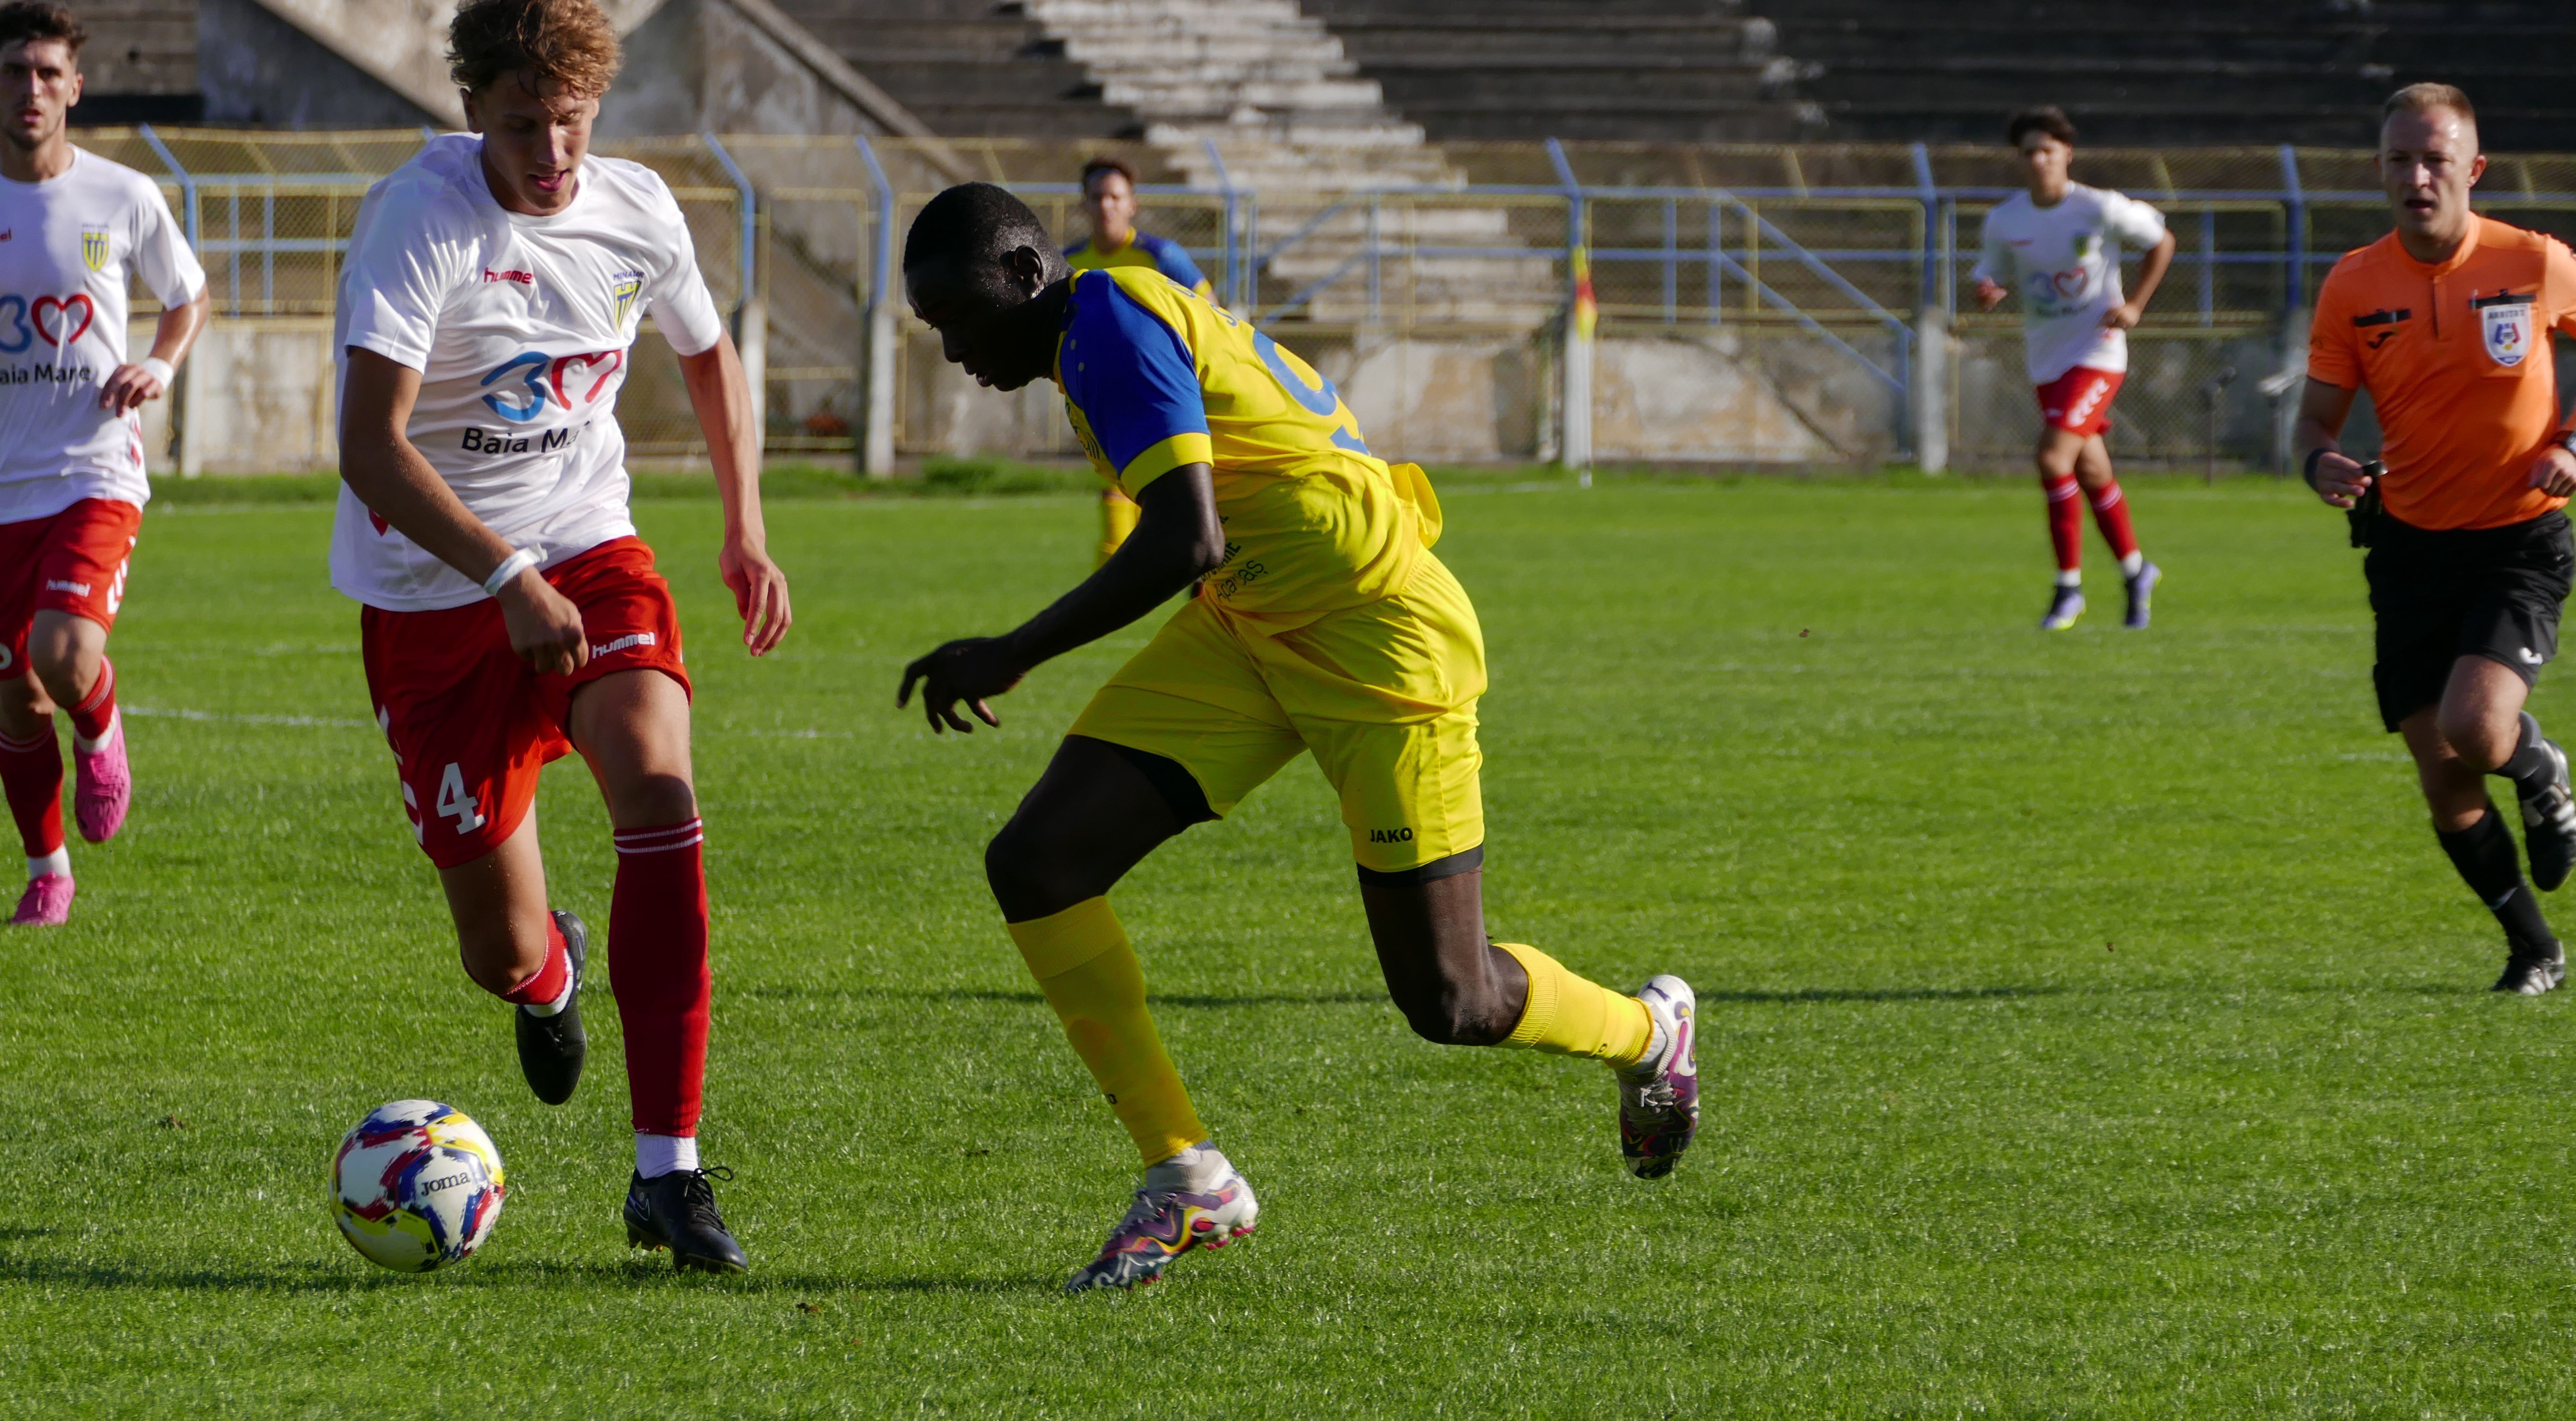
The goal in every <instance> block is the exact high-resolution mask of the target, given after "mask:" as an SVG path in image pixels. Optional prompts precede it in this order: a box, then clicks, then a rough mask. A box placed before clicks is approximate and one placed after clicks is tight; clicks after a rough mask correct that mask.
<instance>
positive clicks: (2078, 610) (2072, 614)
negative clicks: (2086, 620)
mask: <svg viewBox="0 0 2576 1421" xmlns="http://www.w3.org/2000/svg"><path fill="white" fill-rule="evenodd" d="M2083 615H2084V589H2083V588H2081V587H2058V588H2053V589H2051V590H2050V592H2049V594H2048V615H2047V616H2045V617H2042V618H2040V619H2039V629H2040V630H2041V631H2044V632H2062V631H2064V630H2066V629H2067V628H2068V627H2071V626H2073V625H2075V619H2076V618H2078V617H2080V616H2083Z"/></svg>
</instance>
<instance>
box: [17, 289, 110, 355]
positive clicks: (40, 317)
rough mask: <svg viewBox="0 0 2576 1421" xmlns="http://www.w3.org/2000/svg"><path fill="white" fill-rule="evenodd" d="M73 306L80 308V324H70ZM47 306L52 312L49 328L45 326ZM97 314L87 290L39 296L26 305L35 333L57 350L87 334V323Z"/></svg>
mask: <svg viewBox="0 0 2576 1421" xmlns="http://www.w3.org/2000/svg"><path fill="white" fill-rule="evenodd" d="M75 306H77V307H79V308H80V324H79V325H77V326H75V325H73V324H72V308H73V307H75ZM48 308H51V309H52V311H53V313H54V325H53V328H52V329H51V330H48V329H46V327H45V312H46V310H47V309H48ZM97 316H98V308H97V307H96V306H93V305H91V304H90V299H89V294H88V293H87V292H74V293H73V294H71V295H69V296H39V297H37V298H36V299H35V300H34V301H32V302H30V303H28V306H27V318H28V319H29V320H31V321H33V322H34V323H35V326H36V334H38V335H40V336H43V337H44V338H45V340H46V341H47V342H48V343H50V344H51V345H53V346H54V348H56V349H58V350H59V349H61V348H62V347H64V346H67V345H70V344H71V343H72V342H73V341H76V340H79V339H80V338H81V337H82V336H84V335H87V334H89V323H90V322H91V321H92V320H94V319H96V318H97Z"/></svg>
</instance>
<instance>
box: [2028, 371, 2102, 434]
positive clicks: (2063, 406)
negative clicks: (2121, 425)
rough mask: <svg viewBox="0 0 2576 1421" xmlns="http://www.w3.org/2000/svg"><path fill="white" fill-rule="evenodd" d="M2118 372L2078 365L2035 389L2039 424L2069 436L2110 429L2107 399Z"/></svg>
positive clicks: (2096, 432) (2098, 432) (2097, 432)
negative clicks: (2060, 430) (2037, 400)
mask: <svg viewBox="0 0 2576 1421" xmlns="http://www.w3.org/2000/svg"><path fill="white" fill-rule="evenodd" d="M2119 393H2120V372H2118V371H2116V370H2094V369H2090V368H2087V367H2085V366H2082V365H2078V366H2076V367H2075V368H2074V369H2072V370H2069V371H2067V372H2066V373H2065V374H2063V375H2060V376H2058V377H2057V378H2056V379H2054V380H2051V381H2049V382H2048V383H2047V384H2045V385H2042V386H2040V387H2039V418H2040V422H2041V423H2043V424H2045V425H2047V426H2048V427H2049V428H2051V429H2062V430H2065V431H2066V432H2067V433H2069V434H2082V435H2087V436H2090V435H2095V434H2100V433H2101V432H2102V431H2104V430H2106V429H2109V428H2110V427H2111V398H2112V396H2114V395H2117V394H2119Z"/></svg>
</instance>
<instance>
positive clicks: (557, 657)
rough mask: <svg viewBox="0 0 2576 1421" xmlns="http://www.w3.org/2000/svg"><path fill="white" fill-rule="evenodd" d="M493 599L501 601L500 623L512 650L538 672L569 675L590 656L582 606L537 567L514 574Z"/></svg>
mask: <svg viewBox="0 0 2576 1421" xmlns="http://www.w3.org/2000/svg"><path fill="white" fill-rule="evenodd" d="M494 600H495V601H498V602H499V603H500V604H501V625H502V626H503V627H505V628H507V629H508V631H509V633H510V650H512V651H514V652H516V653H518V655H519V658H520V659H521V660H523V661H525V662H527V663H528V664H529V665H530V666H533V667H535V668H536V669H537V673H538V674H539V675H548V674H551V675H556V676H568V675H571V674H572V673H573V672H575V671H578V670H580V669H581V664H582V663H583V662H585V661H588V660H589V659H590V638H589V637H588V636H587V635H585V634H583V632H582V629H581V608H579V607H576V606H574V605H573V601H572V599H571V598H569V597H566V596H565V595H563V594H562V593H560V592H557V591H556V590H555V589H554V584H553V583H550V582H548V581H546V580H545V579H544V578H543V577H540V576H538V575H537V570H536V569H535V568H529V569H527V570H526V571H524V572H522V573H520V574H519V575H518V576H517V577H514V578H511V579H510V580H509V582H507V583H505V584H504V585H503V586H502V588H501V593H500V596H498V597H497V598H495V599H494Z"/></svg>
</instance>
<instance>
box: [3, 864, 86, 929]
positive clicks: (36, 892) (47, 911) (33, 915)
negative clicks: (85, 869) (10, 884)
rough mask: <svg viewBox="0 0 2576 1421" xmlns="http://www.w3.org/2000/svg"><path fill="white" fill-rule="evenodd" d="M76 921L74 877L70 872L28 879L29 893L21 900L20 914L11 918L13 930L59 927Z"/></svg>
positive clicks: (47, 874) (10, 922)
mask: <svg viewBox="0 0 2576 1421" xmlns="http://www.w3.org/2000/svg"><path fill="white" fill-rule="evenodd" d="M71 920H72V876H71V875H70V874H68V873H42V874H38V875H36V876H35V877H34V878H31V879H28V880H27V891H26V893H25V894H23V895H21V896H20V897H19V899H18V911H17V913H16V914H15V915H14V916H12V917H11V918H10V919H9V926H11V927H13V928H58V927H61V926H62V925H63V924H65V923H68V922H70V921H71Z"/></svg>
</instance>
